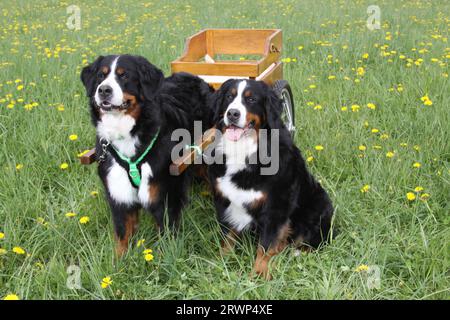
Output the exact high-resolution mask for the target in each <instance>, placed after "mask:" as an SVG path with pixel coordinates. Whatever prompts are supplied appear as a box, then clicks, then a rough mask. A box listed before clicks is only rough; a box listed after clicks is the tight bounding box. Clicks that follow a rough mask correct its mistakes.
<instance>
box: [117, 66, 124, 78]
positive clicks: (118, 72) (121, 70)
mask: <svg viewBox="0 0 450 320" xmlns="http://www.w3.org/2000/svg"><path fill="white" fill-rule="evenodd" d="M116 73H117V74H118V75H119V76H120V75H122V74H124V73H125V69H124V68H122V67H119V68H117V70H116Z"/></svg>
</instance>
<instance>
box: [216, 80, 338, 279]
mask: <svg viewBox="0 0 450 320" xmlns="http://www.w3.org/2000/svg"><path fill="white" fill-rule="evenodd" d="M214 100H215V102H214V108H215V116H214V122H215V124H216V127H217V129H218V130H220V131H221V132H222V133H223V135H222V138H221V141H220V142H219V143H218V145H217V146H216V149H215V151H216V156H217V155H222V156H223V158H224V164H214V165H211V166H210V167H209V177H210V182H211V185H212V187H213V189H214V199H215V206H216V210H217V215H218V219H219V222H220V223H221V225H222V226H223V231H224V233H225V235H226V240H225V242H224V249H225V250H229V249H231V248H232V245H233V244H234V242H235V240H236V236H237V235H239V233H240V232H241V231H242V230H244V229H246V228H248V227H250V226H252V227H254V228H255V229H256V231H257V233H258V234H259V246H258V250H257V257H256V262H255V266H254V271H255V272H256V273H257V274H259V275H262V276H263V277H265V278H266V279H270V275H269V270H268V264H269V260H270V258H271V257H272V256H274V255H276V254H277V253H279V252H280V251H281V250H283V249H284V248H285V247H286V245H287V244H288V243H289V242H293V243H294V244H295V245H297V246H299V247H305V246H307V247H309V248H317V247H318V246H319V245H320V243H321V242H323V241H326V240H327V238H328V235H329V231H330V228H331V219H332V215H333V207H332V204H331V201H330V198H329V197H328V195H327V193H326V192H325V190H324V189H323V188H322V187H321V185H320V184H319V183H318V182H317V181H316V180H315V179H314V177H313V176H312V175H311V174H310V173H309V172H308V170H307V168H306V165H305V161H304V160H303V158H302V155H301V153H300V150H299V149H298V148H297V147H296V146H295V145H294V143H293V141H292V138H291V136H290V133H289V132H288V130H287V129H286V128H285V126H284V124H283V123H282V121H281V119H280V114H281V110H282V104H281V100H280V99H279V98H278V97H277V96H276V94H275V93H274V92H273V90H272V89H271V88H269V87H268V86H267V85H266V84H265V83H263V82H259V81H254V80H229V81H227V82H225V83H224V84H223V85H222V87H221V88H220V89H219V91H218V92H217V93H216V94H215V99H214ZM262 129H267V134H268V139H267V140H268V142H269V145H268V150H269V152H268V153H269V154H270V155H271V156H272V157H274V156H277V153H276V152H275V150H273V149H272V147H271V145H270V141H271V137H272V135H273V134H275V133H274V131H272V130H273V129H278V133H279V148H278V155H279V165H278V170H277V172H274V174H269V175H262V174H261V173H262V171H261V169H263V168H266V169H267V167H268V165H263V164H262V161H260V160H261V159H262V158H260V157H259V156H257V158H256V161H253V162H251V161H250V159H251V158H252V157H254V156H255V155H258V154H259V153H258V151H259V150H260V148H261V145H260V143H259V142H261V135H260V133H262V131H261V130H262ZM254 159H255V158H254Z"/></svg>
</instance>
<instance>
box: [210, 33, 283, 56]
mask: <svg viewBox="0 0 450 320" xmlns="http://www.w3.org/2000/svg"><path fill="white" fill-rule="evenodd" d="M208 32H209V34H210V37H211V40H212V46H213V52H214V54H242V55H251V54H255V55H264V54H266V50H265V49H266V39H267V38H269V37H271V35H273V34H275V33H277V30H276V29H266V30H264V29H244V30H242V29H240V30H239V29H237V30H233V29H210V30H208Z"/></svg>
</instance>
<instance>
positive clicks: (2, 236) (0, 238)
mask: <svg viewBox="0 0 450 320" xmlns="http://www.w3.org/2000/svg"><path fill="white" fill-rule="evenodd" d="M2 239H5V234H4V233H3V232H0V240H2Z"/></svg>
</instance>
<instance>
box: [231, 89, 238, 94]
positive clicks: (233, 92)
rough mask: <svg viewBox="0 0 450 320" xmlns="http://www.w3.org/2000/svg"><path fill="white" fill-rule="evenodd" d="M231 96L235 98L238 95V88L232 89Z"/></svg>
mask: <svg viewBox="0 0 450 320" xmlns="http://www.w3.org/2000/svg"><path fill="white" fill-rule="evenodd" d="M231 94H232V95H233V96H235V95H237V89H236V88H233V89H231Z"/></svg>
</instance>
